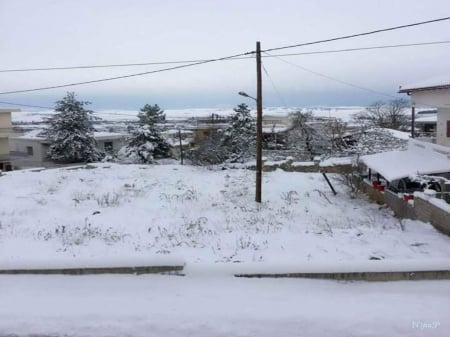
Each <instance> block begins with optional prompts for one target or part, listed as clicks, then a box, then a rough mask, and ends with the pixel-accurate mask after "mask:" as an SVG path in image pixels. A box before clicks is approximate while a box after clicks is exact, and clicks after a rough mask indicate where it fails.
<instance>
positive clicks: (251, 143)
mask: <svg viewBox="0 0 450 337" xmlns="http://www.w3.org/2000/svg"><path fill="white" fill-rule="evenodd" d="M234 111H235V112H236V113H235V114H234V115H233V116H231V120H230V126H229V127H228V128H227V129H225V131H224V133H223V138H222V146H223V147H225V148H226V149H227V152H228V153H229V155H228V160H229V161H231V162H237V161H243V160H247V159H249V158H251V157H252V156H253V155H254V153H255V146H256V125H255V121H254V118H253V117H252V116H251V115H250V109H249V108H248V106H247V104H245V103H241V104H239V105H238V106H237V107H236V108H234Z"/></svg>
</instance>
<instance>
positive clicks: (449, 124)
mask: <svg viewBox="0 0 450 337" xmlns="http://www.w3.org/2000/svg"><path fill="white" fill-rule="evenodd" d="M447 138H450V121H447Z"/></svg>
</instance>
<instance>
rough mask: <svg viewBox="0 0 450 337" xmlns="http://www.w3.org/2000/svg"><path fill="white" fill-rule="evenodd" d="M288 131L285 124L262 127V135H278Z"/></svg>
mask: <svg viewBox="0 0 450 337" xmlns="http://www.w3.org/2000/svg"><path fill="white" fill-rule="evenodd" d="M288 129H289V125H285V124H275V125H270V124H267V125H264V126H263V132H264V133H278V132H284V131H287V130H288Z"/></svg>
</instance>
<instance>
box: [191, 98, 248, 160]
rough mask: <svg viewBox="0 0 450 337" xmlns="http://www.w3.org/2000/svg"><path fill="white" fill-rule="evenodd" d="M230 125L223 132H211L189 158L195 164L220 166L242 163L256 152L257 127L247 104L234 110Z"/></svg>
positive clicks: (192, 151) (240, 105)
mask: <svg viewBox="0 0 450 337" xmlns="http://www.w3.org/2000/svg"><path fill="white" fill-rule="evenodd" d="M234 112H235V114H234V115H233V116H231V118H230V125H229V126H228V127H227V128H225V129H222V130H211V133H210V135H209V136H208V137H206V138H204V139H203V140H202V142H201V143H200V144H199V145H198V146H197V148H195V149H193V150H191V151H189V153H188V157H189V159H190V160H191V161H192V163H194V164H199V165H204V164H207V165H209V164H220V163H223V162H226V161H228V162H242V161H245V160H247V159H250V158H251V157H253V156H254V155H255V152H256V147H255V145H256V126H255V121H254V119H253V118H252V116H251V115H250V109H249V108H248V106H247V104H239V105H238V106H237V107H236V108H234Z"/></svg>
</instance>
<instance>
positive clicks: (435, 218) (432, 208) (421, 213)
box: [414, 195, 450, 235]
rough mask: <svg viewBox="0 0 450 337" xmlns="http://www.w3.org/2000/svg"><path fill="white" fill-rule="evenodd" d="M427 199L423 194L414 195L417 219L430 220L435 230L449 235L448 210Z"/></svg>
mask: <svg viewBox="0 0 450 337" xmlns="http://www.w3.org/2000/svg"><path fill="white" fill-rule="evenodd" d="M427 199H428V198H427V197H426V196H425V195H423V196H422V195H416V196H415V198H414V209H415V212H416V214H417V219H419V220H422V221H424V222H430V223H431V224H432V225H433V226H434V227H435V228H436V229H437V230H439V231H441V232H442V233H444V234H447V235H450V212H447V211H446V210H445V209H443V208H441V207H438V206H436V205H434V204H433V203H431V202H430V201H429V200H427ZM442 202H444V201H442Z"/></svg>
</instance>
